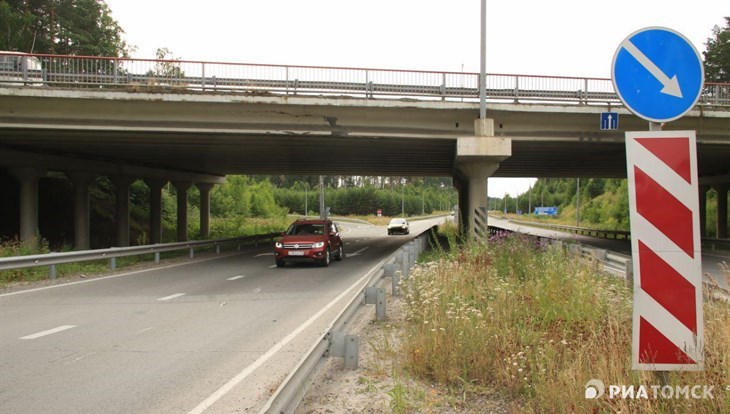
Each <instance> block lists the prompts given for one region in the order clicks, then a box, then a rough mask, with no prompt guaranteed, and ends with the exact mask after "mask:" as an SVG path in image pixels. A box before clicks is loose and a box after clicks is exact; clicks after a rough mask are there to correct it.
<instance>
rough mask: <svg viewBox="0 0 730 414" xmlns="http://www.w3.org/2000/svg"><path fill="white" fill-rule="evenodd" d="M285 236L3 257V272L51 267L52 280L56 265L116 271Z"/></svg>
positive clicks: (0, 268) (196, 241) (249, 237)
mask: <svg viewBox="0 0 730 414" xmlns="http://www.w3.org/2000/svg"><path fill="white" fill-rule="evenodd" d="M280 235H281V233H269V234H260V235H254V236H243V237H231V238H226V239H217V240H194V241H187V242H177V243H164V244H152V245H144V246H132V247H112V248H108V249H97V250H83V251H76V252H62V253H47V254H36V255H29V256H16V257H2V258H0V271H2V270H12V269H25V268H29V267H38V266H49V277H50V278H51V279H55V278H56V273H57V272H56V266H57V265H60V264H66V263H76V262H88V261H93V260H107V259H108V260H109V268H110V270H116V259H117V258H119V257H126V256H139V255H145V254H154V255H155V263H159V262H160V253H163V252H171V251H179V250H189V252H190V255H189V257H190V258H191V259H192V258H193V257H194V256H195V250H196V249H204V248H211V247H215V248H216V253H220V247H221V245H226V244H234V243H236V244H237V249H240V248H241V245H242V244H244V243H251V242H253V244H254V245H258V243H259V242H260V241H262V240H269V241H273V239H274V238H275V237H278V236H280Z"/></svg>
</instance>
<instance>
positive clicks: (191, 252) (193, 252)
mask: <svg viewBox="0 0 730 414" xmlns="http://www.w3.org/2000/svg"><path fill="white" fill-rule="evenodd" d="M190 258H191V259H193V258H195V249H194V248H192V247H191V248H190Z"/></svg>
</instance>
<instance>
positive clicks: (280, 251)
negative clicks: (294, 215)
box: [274, 220, 345, 267]
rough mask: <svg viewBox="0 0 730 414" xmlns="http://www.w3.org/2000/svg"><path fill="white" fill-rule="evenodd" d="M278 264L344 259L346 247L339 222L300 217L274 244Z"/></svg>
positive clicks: (326, 262) (324, 262)
mask: <svg viewBox="0 0 730 414" xmlns="http://www.w3.org/2000/svg"><path fill="white" fill-rule="evenodd" d="M274 255H275V259H276V266H277V267H284V265H285V264H286V262H315V263H319V264H321V265H323V266H329V264H330V261H331V260H332V258H334V259H335V260H342V259H344V258H345V250H344V246H343V243H342V239H341V238H340V232H339V231H338V230H337V225H336V224H335V223H334V222H333V221H331V220H297V221H295V222H294V223H292V224H291V225H290V226H289V229H287V231H286V232H284V233H282V237H281V240H279V241H277V242H276V244H275V245H274Z"/></svg>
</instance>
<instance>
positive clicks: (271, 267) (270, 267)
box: [269, 265, 277, 269]
mask: <svg viewBox="0 0 730 414" xmlns="http://www.w3.org/2000/svg"><path fill="white" fill-rule="evenodd" d="M275 267H277V266H276V265H271V266H269V269H273V268H275Z"/></svg>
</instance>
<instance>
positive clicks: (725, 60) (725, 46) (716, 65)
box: [703, 17, 730, 83]
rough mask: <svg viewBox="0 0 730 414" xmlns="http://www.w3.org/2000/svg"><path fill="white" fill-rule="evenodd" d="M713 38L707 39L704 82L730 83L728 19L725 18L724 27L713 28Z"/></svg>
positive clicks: (729, 28) (729, 19) (729, 26)
mask: <svg viewBox="0 0 730 414" xmlns="http://www.w3.org/2000/svg"><path fill="white" fill-rule="evenodd" d="M712 33H713V35H714V37H711V38H709V39H707V43H705V45H706V46H707V50H705V51H704V52H703V55H704V57H705V80H706V81H707V82H718V83H725V82H730V17H725V27H724V28H720V26H715V28H714V29H713V30H712Z"/></svg>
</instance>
